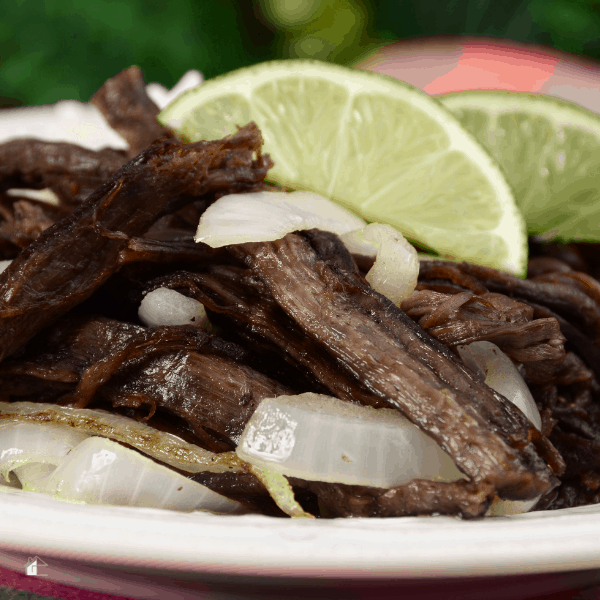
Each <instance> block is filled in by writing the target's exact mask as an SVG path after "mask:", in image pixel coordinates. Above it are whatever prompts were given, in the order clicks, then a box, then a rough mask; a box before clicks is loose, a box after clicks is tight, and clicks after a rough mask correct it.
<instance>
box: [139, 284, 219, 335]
mask: <svg viewBox="0 0 600 600" xmlns="http://www.w3.org/2000/svg"><path fill="white" fill-rule="evenodd" d="M138 316H139V318H140V321H141V322H142V323H144V325H147V326H148V327H157V326H158V325H194V326H196V327H204V326H205V325H206V324H207V323H208V318H207V316H206V310H205V309H204V305H203V304H202V303H201V302H198V300H194V299H193V298H188V297H187V296H184V295H183V294H180V293H179V292H176V291H175V290H170V289H168V288H158V289H156V290H153V291H152V292H150V293H148V294H146V296H145V297H144V299H143V300H142V302H141V304H140V308H139V310H138Z"/></svg>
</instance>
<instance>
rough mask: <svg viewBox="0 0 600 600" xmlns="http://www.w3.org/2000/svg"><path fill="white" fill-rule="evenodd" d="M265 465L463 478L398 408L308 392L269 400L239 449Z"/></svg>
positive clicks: (302, 471)
mask: <svg viewBox="0 0 600 600" xmlns="http://www.w3.org/2000/svg"><path fill="white" fill-rule="evenodd" d="M236 452H237V454H238V456H239V457H240V458H242V459H243V460H245V461H247V462H249V463H251V464H253V465H256V466H258V467H259V468H261V469H269V470H272V471H277V472H279V473H282V474H284V475H288V476H293V477H299V478H300V479H307V480H312V481H329V482H338V483H348V484H358V485H369V486H374V487H381V488H389V487H394V486H397V485H400V484H402V483H406V482H408V481H411V480H412V479H415V478H421V479H432V480H442V481H455V480H457V479H460V478H464V475H463V474H462V473H461V472H460V471H459V470H458V469H457V467H456V466H455V464H454V462H453V461H452V459H451V458H450V456H448V454H446V453H445V452H444V451H443V450H442V449H441V448H440V447H439V446H438V444H437V443H436V442H435V441H434V440H432V439H431V438H430V437H429V436H427V435H426V434H424V433H423V432H422V431H421V430H420V429H418V428H417V427H415V426H414V425H413V424H412V423H410V422H409V421H408V420H407V419H405V418H404V417H403V416H402V415H400V414H399V413H398V412H397V411H395V410H390V409H378V410H376V409H373V408H369V407H363V406H356V405H354V404H351V403H350V402H344V401H343V400H339V399H337V398H332V397H330V396H323V395H320V394H313V393H306V394H300V395H298V396H278V397H277V398H269V399H265V400H263V401H262V402H261V403H260V405H259V407H258V408H257V410H256V412H255V413H254V414H253V415H252V417H251V418H250V421H249V422H248V424H247V425H246V427H245V429H244V432H243V433H242V437H241V440H240V444H239V446H238V448H237V450H236Z"/></svg>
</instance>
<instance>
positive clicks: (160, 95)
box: [146, 70, 204, 108]
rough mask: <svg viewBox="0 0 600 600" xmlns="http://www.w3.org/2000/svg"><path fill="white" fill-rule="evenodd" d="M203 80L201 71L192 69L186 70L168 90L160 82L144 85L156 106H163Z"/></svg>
mask: <svg viewBox="0 0 600 600" xmlns="http://www.w3.org/2000/svg"><path fill="white" fill-rule="evenodd" d="M203 81H204V78H203V77H202V73H200V71H194V70H192V71H188V72H187V73H186V74H185V75H184V76H183V77H182V78H181V79H180V80H179V81H178V82H177V83H176V84H175V86H174V87H172V88H171V89H170V90H168V89H167V88H166V87H164V86H162V85H161V84H160V83H149V84H148V85H147V86H146V93H147V94H148V96H150V98H151V100H152V101H153V102H154V104H156V106H158V108H164V107H165V106H167V104H169V103H170V102H172V101H173V100H175V98H177V96H180V95H181V94H183V92H185V91H187V90H189V89H191V88H194V87H197V86H199V85H200V84H201V83H202V82H203Z"/></svg>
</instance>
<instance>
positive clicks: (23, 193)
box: [6, 188, 60, 206]
mask: <svg viewBox="0 0 600 600" xmlns="http://www.w3.org/2000/svg"><path fill="white" fill-rule="evenodd" d="M6 194H7V195H8V196H17V197H21V198H31V199H32V200H39V201H40V202H46V203H47V204H53V205H54V206H58V205H59V204H60V198H59V197H58V196H57V195H56V194H55V193H54V192H53V191H52V190H51V189H50V188H44V189H42V190H29V189H19V188H13V189H10V190H6Z"/></svg>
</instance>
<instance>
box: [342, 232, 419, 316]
mask: <svg viewBox="0 0 600 600" xmlns="http://www.w3.org/2000/svg"><path fill="white" fill-rule="evenodd" d="M341 237H342V241H343V242H344V244H345V245H346V247H347V248H348V250H349V251H350V252H352V253H353V254H362V255H363V256H365V255H366V256H373V254H374V256H375V257H376V260H375V264H374V265H373V266H372V267H371V269H370V270H369V272H368V273H367V275H366V280H367V281H368V282H369V283H370V284H371V287H372V288H373V289H374V290H376V291H378V292H379V293H380V294H383V295H384V296H386V297H387V298H389V299H390V300H391V301H392V302H393V303H394V304H396V305H399V304H400V303H401V302H402V300H405V299H406V298H408V297H409V296H410V295H411V294H412V293H413V292H414V290H415V287H416V286H417V278H418V276H419V257H418V255H417V251H416V250H415V249H414V248H413V247H412V246H411V245H410V244H409V243H408V242H407V241H406V239H405V238H404V236H403V235H402V234H401V233H400V232H399V231H398V230H397V229H395V228H394V227H392V226H391V225H382V224H380V223H371V224H369V225H367V226H366V227H364V228H363V229H361V230H358V231H352V232H350V233H346V234H344V235H342V236H341ZM369 247H371V250H370V252H371V254H370V255H369V254H366V252H367V251H369Z"/></svg>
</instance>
